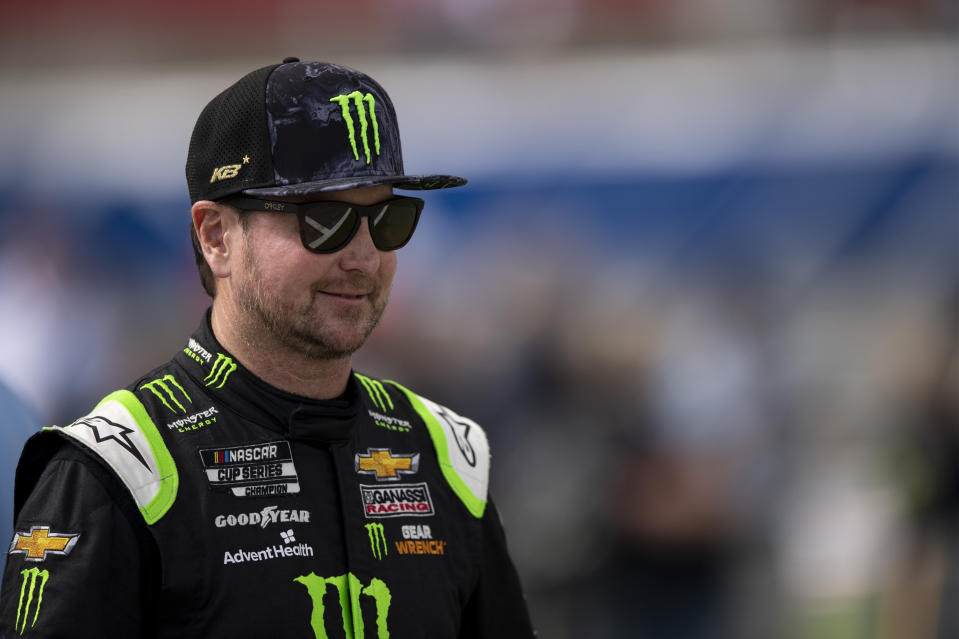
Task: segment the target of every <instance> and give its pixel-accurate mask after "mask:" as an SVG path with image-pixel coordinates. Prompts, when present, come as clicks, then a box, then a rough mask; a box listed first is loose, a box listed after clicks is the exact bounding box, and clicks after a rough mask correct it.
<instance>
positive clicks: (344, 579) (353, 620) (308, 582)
mask: <svg viewBox="0 0 959 639" xmlns="http://www.w3.org/2000/svg"><path fill="white" fill-rule="evenodd" d="M293 581H295V582H296V583H298V584H303V585H304V586H306V590H307V592H308V593H309V595H310V599H311V600H312V601H313V614H312V615H311V616H310V627H311V628H313V633H314V634H315V635H316V639H329V635H328V634H326V606H325V605H324V603H323V595H325V594H326V589H327V586H333V587H335V588H336V591H337V594H338V595H339V597H338V598H339V601H340V615H341V618H342V619H343V634H344V635H346V636H347V637H350V638H351V639H366V635H365V634H364V623H363V612H362V610H361V609H360V595H361V594H363V595H367V596H368V597H372V598H373V602H374V604H375V606H376V639H389V636H390V630H389V627H388V626H387V615H388V614H389V611H390V602H391V601H392V599H393V596H392V594H391V593H390V589H389V588H387V587H386V584H385V583H383V582H382V581H381V580H379V579H377V578H376V577H374V578H372V579H370V583H369V585H368V586H366V587H363V584H362V583H360V580H359V579H358V578H357V577H356V575H354V574H353V573H347V574H345V575H337V576H336V577H318V576H317V575H316V574H315V573H312V572H311V573H310V574H308V575H305V576H301V577H296V578H294V579H293Z"/></svg>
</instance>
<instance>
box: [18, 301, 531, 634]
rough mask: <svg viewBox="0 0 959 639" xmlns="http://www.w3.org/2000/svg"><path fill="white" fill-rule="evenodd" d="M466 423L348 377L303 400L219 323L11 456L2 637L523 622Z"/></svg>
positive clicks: (478, 444)
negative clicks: (266, 374)
mask: <svg viewBox="0 0 959 639" xmlns="http://www.w3.org/2000/svg"><path fill="white" fill-rule="evenodd" d="M488 463H489V449H488V445H487V443H486V436H485V434H484V433H483V431H482V430H481V429H480V428H479V426H477V425H476V424H475V423H474V422H472V421H470V420H468V419H465V418H463V417H460V416H458V415H456V414H455V413H453V412H452V411H450V410H448V409H446V408H444V407H442V406H439V405H438V404H434V403H433V402H430V401H429V400H427V399H425V398H422V397H419V396H417V395H415V394H414V393H412V392H410V391H408V390H406V389H405V388H403V387H402V386H400V385H398V384H395V383H393V382H381V381H378V380H373V379H370V378H367V377H364V376H362V375H359V374H355V373H354V374H353V375H351V378H350V382H349V384H348V386H347V390H346V393H345V394H344V395H343V396H342V397H341V398H338V399H336V400H330V401H314V400H309V399H306V398H303V397H298V396H295V395H291V394H289V393H285V392H283V391H280V390H278V389H276V388H273V387H271V386H269V385H267V384H266V383H265V382H263V381H262V380H260V379H259V378H257V377H255V376H254V375H253V374H251V373H250V372H249V371H247V370H245V369H244V368H243V367H242V366H240V365H239V364H238V363H237V362H236V361H235V360H233V358H232V357H230V355H229V353H227V352H226V350H225V349H223V347H222V346H220V345H219V344H218V343H217V341H216V339H215V338H214V336H213V333H212V330H211V328H210V324H209V314H207V318H206V320H205V321H204V322H202V323H201V326H200V328H199V329H198V330H197V332H196V333H195V334H194V335H193V337H192V338H191V339H190V340H189V342H188V343H187V345H186V347H185V348H184V349H183V351H181V352H179V353H177V354H176V356H174V358H173V360H172V361H170V362H169V363H167V364H165V365H164V366H161V367H159V368H157V369H155V370H153V371H152V372H150V373H149V374H147V375H145V376H144V377H142V378H141V379H140V380H138V381H137V382H136V383H135V384H132V385H131V386H129V387H127V389H125V390H121V391H117V392H115V393H112V394H111V395H109V396H107V397H106V398H105V399H104V400H103V401H102V402H100V404H98V405H97V407H96V408H95V409H94V410H93V411H92V412H91V413H90V414H89V415H87V416H86V417H84V418H81V419H79V420H77V421H76V422H74V423H73V424H71V425H69V426H67V427H65V428H60V427H53V428H51V429H46V430H45V431H44V432H42V433H40V434H38V435H36V436H34V437H33V438H32V439H31V440H30V441H29V442H28V443H27V445H26V447H25V448H24V453H23V455H22V457H21V461H20V464H19V467H18V470H17V482H16V491H15V492H16V495H15V504H16V506H15V520H16V524H15V528H14V536H13V539H12V540H11V544H10V548H9V553H8V557H7V567H6V571H5V572H4V575H3V589H2V601H0V637H3V638H5V639H12V638H13V637H19V636H24V637H38V638H39V637H123V638H130V637H177V638H180V637H211V638H212V637H224V638H225V637H230V638H235V637H269V638H270V639H281V638H286V637H289V638H294V637H295V638H304V639H305V638H309V639H315V638H330V639H339V638H355V639H360V638H364V639H374V638H375V639H385V638H386V637H392V638H393V639H415V638H427V637H429V638H432V639H451V638H457V637H459V638H468V637H477V638H480V637H489V638H493V637H495V638H496V639H507V638H512V637H532V636H533V635H534V633H533V630H532V629H531V624H530V621H529V616H528V613H527V610H526V604H525V601H524V598H523V594H522V591H521V588H520V584H519V579H518V577H517V574H516V570H515V569H514V567H513V564H512V562H511V560H510V558H509V555H508V554H507V550H506V540H505V538H504V535H503V530H502V527H501V524H500V521H499V517H498V515H497V512H496V509H495V507H494V506H493V503H492V502H491V501H490V500H489V499H488V497H487V474H488Z"/></svg>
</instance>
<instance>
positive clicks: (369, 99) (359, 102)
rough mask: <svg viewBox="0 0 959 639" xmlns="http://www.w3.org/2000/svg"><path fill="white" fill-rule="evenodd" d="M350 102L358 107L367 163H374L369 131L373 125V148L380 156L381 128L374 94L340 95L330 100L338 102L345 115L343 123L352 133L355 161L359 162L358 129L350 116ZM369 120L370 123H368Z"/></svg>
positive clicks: (355, 92) (357, 112) (357, 114)
mask: <svg viewBox="0 0 959 639" xmlns="http://www.w3.org/2000/svg"><path fill="white" fill-rule="evenodd" d="M350 100H352V101H353V104H354V105H355V106H356V117H357V119H358V120H359V121H360V139H361V140H362V141H363V152H364V154H365V155H366V163H367V164H369V163H370V162H371V161H372V157H371V156H370V142H369V137H368V135H367V131H368V130H369V128H370V123H372V125H373V126H372V128H373V146H374V147H375V148H376V154H377V155H379V154H380V127H379V124H378V123H377V121H376V100H375V99H374V98H373V94H372V93H360V92H359V91H354V92H353V93H348V94H346V95H338V96H336V97H335V98H330V102H336V103H338V104H339V105H340V108H341V110H342V114H343V122H345V123H346V129H347V131H349V133H350V146H351V147H352V148H353V159H355V160H359V159H360V154H359V151H358V150H357V147H356V129H355V128H354V126H353V116H352V115H351V114H350ZM365 105H369V118H367V109H366V106H365ZM367 119H369V123H368V122H367Z"/></svg>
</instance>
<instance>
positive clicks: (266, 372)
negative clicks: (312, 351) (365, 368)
mask: <svg viewBox="0 0 959 639" xmlns="http://www.w3.org/2000/svg"><path fill="white" fill-rule="evenodd" d="M211 323H212V325H213V335H214V336H215V337H216V339H217V341H219V342H220V344H222V345H223V347H224V348H226V350H228V351H229V352H230V353H231V354H232V355H233V357H235V358H236V359H237V361H239V362H240V363H241V364H243V366H244V367H246V368H247V370H249V371H250V372H252V373H253V374H254V375H256V376H257V377H259V378H260V379H262V380H263V381H265V382H266V383H268V384H270V385H271V386H274V387H276V388H279V389H280V390H284V391H286V392H288V393H294V394H296V395H302V396H303V397H309V398H311V399H332V398H334V397H339V396H340V395H342V394H343V392H344V391H345V390H346V384H347V382H348V381H349V377H350V370H351V368H350V367H351V362H350V357H349V356H346V357H342V358H338V359H327V360H318V359H316V358H313V357H309V356H307V355H305V354H304V353H302V352H300V351H296V350H293V349H290V348H288V347H285V346H284V345H281V344H277V343H275V342H274V341H273V340H271V339H269V337H268V336H266V335H264V334H263V333H264V331H253V330H248V329H247V327H246V325H245V323H244V322H242V321H240V320H239V319H238V318H233V317H232V316H231V313H229V311H227V310H225V309H224V308H222V307H220V308H218V304H217V303H216V301H214V303H213V313H212V317H211Z"/></svg>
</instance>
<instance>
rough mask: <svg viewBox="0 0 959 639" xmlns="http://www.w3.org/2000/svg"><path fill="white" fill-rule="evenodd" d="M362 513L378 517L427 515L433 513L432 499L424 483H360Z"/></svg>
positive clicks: (369, 516)
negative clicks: (378, 484) (380, 484)
mask: <svg viewBox="0 0 959 639" xmlns="http://www.w3.org/2000/svg"><path fill="white" fill-rule="evenodd" d="M360 496H361V497H362V500H363V514H364V515H366V517H367V519H376V518H380V517H407V516H413V517H428V516H432V515H433V514H434V511H433V500H432V499H431V498H430V490H429V488H428V487H427V485H426V483H425V482H424V483H420V484H396V485H393V486H376V485H374V486H370V485H367V484H360Z"/></svg>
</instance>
